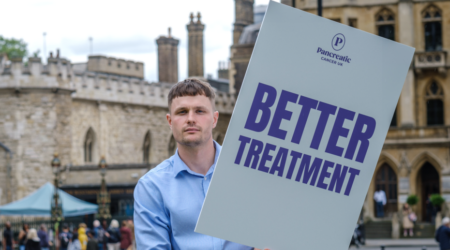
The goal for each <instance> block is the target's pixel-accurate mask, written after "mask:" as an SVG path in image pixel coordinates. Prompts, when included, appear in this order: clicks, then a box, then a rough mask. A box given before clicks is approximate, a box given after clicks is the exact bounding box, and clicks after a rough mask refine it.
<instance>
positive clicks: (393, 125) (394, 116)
mask: <svg viewBox="0 0 450 250" xmlns="http://www.w3.org/2000/svg"><path fill="white" fill-rule="evenodd" d="M391 127H397V107H395V111H394V115H393V116H392V120H391Z"/></svg>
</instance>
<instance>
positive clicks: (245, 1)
mask: <svg viewBox="0 0 450 250" xmlns="http://www.w3.org/2000/svg"><path fill="white" fill-rule="evenodd" d="M253 3H254V0H235V21H234V29H233V44H238V42H239V37H241V34H242V31H243V30H244V28H245V26H247V25H250V24H253Z"/></svg>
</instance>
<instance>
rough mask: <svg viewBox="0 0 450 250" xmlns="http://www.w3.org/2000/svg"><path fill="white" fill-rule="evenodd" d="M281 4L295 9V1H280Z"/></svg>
mask: <svg viewBox="0 0 450 250" xmlns="http://www.w3.org/2000/svg"><path fill="white" fill-rule="evenodd" d="M281 3H282V4H286V5H287V6H291V7H294V8H295V0H281Z"/></svg>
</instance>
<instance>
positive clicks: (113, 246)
mask: <svg viewBox="0 0 450 250" xmlns="http://www.w3.org/2000/svg"><path fill="white" fill-rule="evenodd" d="M105 236H106V237H107V240H106V241H107V244H106V245H107V246H108V250H120V239H121V238H120V231H119V222H118V221H117V220H112V221H111V224H110V225H109V228H108V230H107V231H106V233H105Z"/></svg>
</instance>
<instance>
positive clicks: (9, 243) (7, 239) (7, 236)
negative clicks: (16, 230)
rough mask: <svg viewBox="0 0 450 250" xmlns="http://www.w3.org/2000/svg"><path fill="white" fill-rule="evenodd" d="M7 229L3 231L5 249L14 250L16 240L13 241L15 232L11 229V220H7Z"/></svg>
mask: <svg viewBox="0 0 450 250" xmlns="http://www.w3.org/2000/svg"><path fill="white" fill-rule="evenodd" d="M5 227H6V228H5V230H4V231H3V240H2V244H3V249H4V250H13V249H14V245H13V244H14V241H13V233H12V231H11V222H9V221H7V222H6V223H5Z"/></svg>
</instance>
